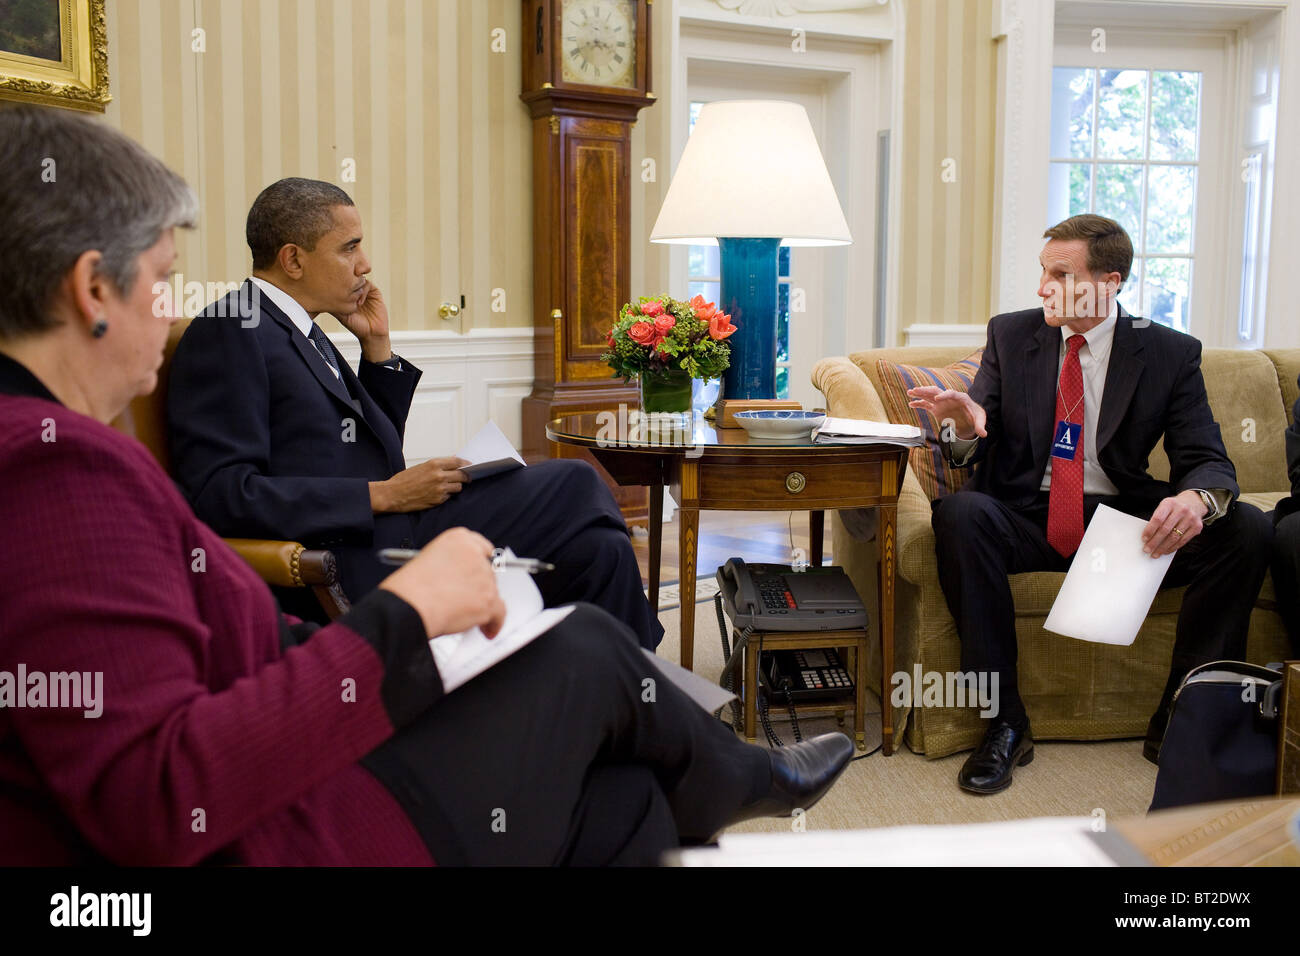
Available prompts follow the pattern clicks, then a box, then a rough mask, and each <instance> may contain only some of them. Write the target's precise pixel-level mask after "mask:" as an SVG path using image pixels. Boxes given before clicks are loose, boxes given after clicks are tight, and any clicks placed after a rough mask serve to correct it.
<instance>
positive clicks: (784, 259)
mask: <svg viewBox="0 0 1300 956" xmlns="http://www.w3.org/2000/svg"><path fill="white" fill-rule="evenodd" d="M703 105H704V103H703V102H692V103H691V107H690V125H689V129H690V130H694V129H695V121H696V119H698V118H699V115H700V107H702V106H703ZM686 271H687V275H688V276H689V277H690V278H689V281H688V282H687V285H686V295H687V298H693V297H694V296H696V295H702V296H704V298H705V300H706V301H709V302H717V301H718V299H719V297H720V296H721V294H722V282H721V278H722V274H721V269H720V268H719V265H718V247H717V246H716V245H709V246H703V245H701V246H687V270H686ZM777 276H778V278H777V288H776V397H777V398H789V397H790V247H789V246H781V247H780V248H779V250H778V252H777ZM717 397H718V386H717V385H716V384H710V385H708V386H706V389H705V390H704V391H703V392H702V393H701V394H700V395H697V396H696V400H695V405H696V406H697V407H707V406H708V405H712V404H713V402H714V401H716V400H717Z"/></svg>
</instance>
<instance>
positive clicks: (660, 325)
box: [655, 315, 677, 338]
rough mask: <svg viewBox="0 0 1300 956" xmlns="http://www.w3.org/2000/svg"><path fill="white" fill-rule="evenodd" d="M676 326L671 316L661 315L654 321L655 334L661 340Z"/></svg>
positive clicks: (675, 321)
mask: <svg viewBox="0 0 1300 956" xmlns="http://www.w3.org/2000/svg"><path fill="white" fill-rule="evenodd" d="M676 324H677V320H676V319H675V318H673V317H672V316H671V315H661V316H659V318H657V319H655V332H657V333H658V334H659V337H660V338H663V337H664V336H666V335H667V334H668V333H669V332H671V331H672V330H673V326H674V325H676Z"/></svg>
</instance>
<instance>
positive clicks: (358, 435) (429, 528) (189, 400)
mask: <svg viewBox="0 0 1300 956" xmlns="http://www.w3.org/2000/svg"><path fill="white" fill-rule="evenodd" d="M247 238H248V245H249V248H250V249H251V250H252V254H253V275H252V278H250V279H249V280H247V281H246V282H245V283H244V285H243V286H242V287H241V288H240V289H239V290H237V291H235V292H232V293H230V294H229V295H227V296H226V297H225V298H223V299H220V300H218V301H217V302H214V303H212V304H211V305H210V306H209V307H208V308H207V309H206V310H205V311H204V312H203V313H202V314H201V315H200V316H198V317H197V318H195V319H194V321H193V322H192V323H191V324H190V327H189V329H188V330H187V331H186V333H185V335H184V337H183V338H182V340H181V342H180V345H179V346H178V348H177V350H176V355H175V358H174V359H173V362H172V367H171V378H170V385H169V388H168V394H167V420H168V430H169V436H170V445H171V448H170V452H171V458H172V464H173V470H174V472H175V474H176V476H177V479H178V481H179V483H180V485H181V487H182V488H183V490H184V491H185V493H186V495H187V496H188V497H189V500H190V502H191V504H192V505H193V507H194V510H195V511H196V512H197V513H198V515H199V517H200V518H202V519H203V520H204V521H205V522H207V523H208V524H209V525H211V526H212V527H213V528H214V529H216V530H217V531H218V532H219V533H221V534H223V535H227V536H243V537H269V538H287V539H292V540H297V541H302V542H303V543H304V544H307V545H309V546H315V547H324V548H330V549H331V550H333V551H334V552H335V554H336V555H337V556H338V560H339V570H340V575H341V578H342V582H343V586H344V589H345V591H346V592H347V594H348V596H349V597H351V598H352V599H353V600H355V599H358V598H360V597H361V596H363V595H364V594H366V593H368V592H369V591H371V590H372V589H373V588H374V587H375V586H376V585H377V584H378V583H379V581H380V580H382V579H383V578H384V576H385V575H386V574H387V573H388V572H389V571H390V570H391V569H388V568H385V567H384V566H383V565H381V564H380V563H379V561H378V559H377V557H376V553H377V551H378V550H379V549H381V548H415V547H420V546H423V545H424V544H425V543H427V542H428V541H431V540H432V539H433V538H434V537H436V536H437V535H438V534H439V533H440V532H442V531H444V530H446V529H448V528H451V527H457V526H464V527H468V528H471V529H473V530H475V531H477V532H479V533H480V534H482V535H483V536H484V537H486V538H487V539H488V540H490V541H492V542H494V543H495V544H497V545H498V546H501V547H510V548H513V549H514V551H515V553H516V554H519V555H521V556H527V557H535V558H542V559H544V560H546V561H548V562H550V563H552V564H554V565H555V566H556V567H555V570H553V571H550V572H548V573H545V574H541V575H539V576H538V578H537V585H538V587H539V588H540V590H541V591H542V594H543V596H544V597H545V599H546V601H547V603H548V604H552V605H554V604H566V603H570V602H573V601H587V602H590V603H592V604H596V605H598V606H600V607H603V608H604V609H605V610H607V611H609V612H610V613H611V614H613V615H614V616H615V617H616V618H618V619H619V620H622V621H623V622H624V623H626V624H627V625H628V626H629V627H631V628H632V630H633V632H634V633H635V634H636V635H637V638H638V640H639V641H640V643H641V644H642V646H644V647H647V648H650V649H653V648H654V647H655V646H657V645H658V643H659V641H660V640H661V639H662V637H663V628H662V627H661V626H660V624H659V622H658V620H657V618H656V616H655V614H654V613H653V612H652V610H651V609H650V607H649V604H648V602H647V601H646V599H645V595H644V593H643V592H642V590H641V574H640V570H639V569H638V566H637V562H636V556H635V554H634V553H633V551H632V547H631V542H630V541H629V538H628V531H627V526H626V524H625V523H624V522H623V518H622V515H621V514H620V513H619V510H618V506H617V504H616V503H615V502H614V498H613V495H611V494H610V492H609V489H608V488H607V487H606V486H605V484H604V482H603V481H602V480H601V478H600V477H599V475H597V473H596V471H595V470H594V469H593V468H591V467H590V466H589V465H587V464H585V463H583V462H575V461H563V460H556V461H545V462H540V463H538V464H536V465H532V466H529V467H527V468H520V469H516V470H515V471H512V472H508V473H505V474H502V475H497V476H494V477H491V478H486V479H483V480H481V481H478V482H474V483H473V484H469V483H468V478H467V477H466V475H465V474H464V473H463V472H462V471H460V467H461V466H462V465H464V464H466V462H464V461H462V460H460V459H457V458H435V459H431V460H429V461H426V462H423V463H421V464H419V465H415V466H414V467H411V468H407V467H406V466H405V460H404V456H403V452H402V434H403V429H404V427H405V424H406V417H407V414H408V412H409V411H410V406H411V399H412V396H413V395H414V393H415V386H416V383H417V382H418V381H419V380H420V375H421V372H420V370H419V369H418V368H416V367H415V366H413V365H412V364H411V363H409V362H407V361H406V360H404V359H402V358H401V357H399V356H397V355H394V354H393V352H392V347H391V342H390V337H389V332H388V310H387V308H386V306H385V304H384V300H383V296H382V295H381V294H380V291H379V289H378V288H376V287H375V286H374V285H373V284H372V283H370V282H369V281H368V280H367V279H366V276H367V274H368V273H369V272H370V262H369V260H368V259H367V257H366V254H365V253H364V252H363V251H362V248H361V240H362V232H361V217H360V215H359V214H358V213H357V210H356V207H355V206H354V205H353V203H352V200H351V198H350V197H349V196H348V195H347V193H345V192H344V191H343V190H341V189H339V188H338V187H337V186H333V185H331V184H329V183H324V182H319V181H315V180H307V179H283V180H280V181H279V182H277V183H274V184H272V185H271V186H268V187H267V188H266V189H265V190H263V191H262V193H261V194H260V195H259V196H258V197H257V200H256V201H255V202H254V203H253V206H252V209H251V210H250V211H249V214H248V224H247ZM322 312H328V313H330V314H332V315H333V316H335V317H336V318H337V319H338V320H339V321H340V322H341V323H342V324H343V326H344V327H345V328H347V329H348V331H350V332H351V333H352V334H353V335H355V336H356V337H357V339H358V341H359V342H360V343H361V364H360V368H359V371H358V373H357V374H353V372H352V369H351V368H349V367H348V365H347V363H346V362H344V361H342V359H341V357H340V356H339V355H338V353H337V352H336V351H335V350H334V348H333V347H332V346H331V344H330V341H329V339H328V338H327V337H326V335H325V333H324V332H323V331H322V330H321V329H320V327H319V326H318V325H316V323H315V321H314V320H315V318H316V316H318V315H320V314H321V313H322ZM292 610H294V611H295V612H296V613H301V611H302V610H303V609H300V608H298V607H294V608H292Z"/></svg>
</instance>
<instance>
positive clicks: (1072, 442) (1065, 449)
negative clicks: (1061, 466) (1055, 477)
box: [1052, 422, 1083, 461]
mask: <svg viewBox="0 0 1300 956" xmlns="http://www.w3.org/2000/svg"><path fill="white" fill-rule="evenodd" d="M1082 431H1083V426H1082V425H1076V424H1074V423H1073V422H1057V423H1056V440H1055V441H1053V442H1052V457H1053V458H1064V459H1065V460H1066V461H1074V454H1075V452H1076V451H1078V449H1079V433H1080V432H1082Z"/></svg>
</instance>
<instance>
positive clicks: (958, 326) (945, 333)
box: [903, 322, 988, 349]
mask: <svg viewBox="0 0 1300 956" xmlns="http://www.w3.org/2000/svg"><path fill="white" fill-rule="evenodd" d="M903 338H904V340H905V341H906V344H908V345H929V346H937V347H940V348H943V347H946V346H950V345H951V346H958V345H969V346H970V347H971V349H977V348H979V347H980V346H981V345H983V344H984V343H985V341H987V339H988V326H987V325H983V324H981V325H976V324H974V323H955V322H954V323H948V324H944V323H938V322H935V323H924V322H914V323H912V324H911V325H909V326H908V327H907V328H905V329H904V330H903Z"/></svg>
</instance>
